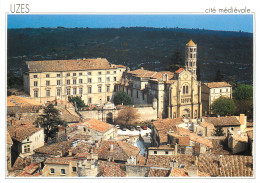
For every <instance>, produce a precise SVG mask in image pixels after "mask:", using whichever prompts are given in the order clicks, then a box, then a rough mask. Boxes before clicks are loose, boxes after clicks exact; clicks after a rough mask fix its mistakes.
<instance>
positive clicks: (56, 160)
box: [44, 157, 77, 165]
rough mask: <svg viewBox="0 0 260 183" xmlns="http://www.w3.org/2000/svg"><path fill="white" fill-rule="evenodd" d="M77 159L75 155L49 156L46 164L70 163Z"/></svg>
mask: <svg viewBox="0 0 260 183" xmlns="http://www.w3.org/2000/svg"><path fill="white" fill-rule="evenodd" d="M73 160H74V161H77V159H74V157H59V158H47V159H46V161H45V162H44V163H45V164H59V165H69V164H70V163H71V161H73Z"/></svg>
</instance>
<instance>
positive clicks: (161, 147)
mask: <svg viewBox="0 0 260 183" xmlns="http://www.w3.org/2000/svg"><path fill="white" fill-rule="evenodd" d="M148 149H149V150H150V149H165V150H167V149H168V150H174V148H172V147H171V146H169V145H160V146H159V147H148Z"/></svg>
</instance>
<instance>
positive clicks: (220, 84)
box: [203, 82, 232, 88]
mask: <svg viewBox="0 0 260 183" xmlns="http://www.w3.org/2000/svg"><path fill="white" fill-rule="evenodd" d="M203 84H204V85H206V86H207V87H209V88H221V87H232V85H230V84H228V83H227V82H211V83H203Z"/></svg>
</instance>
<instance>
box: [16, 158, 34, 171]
mask: <svg viewBox="0 0 260 183" xmlns="http://www.w3.org/2000/svg"><path fill="white" fill-rule="evenodd" d="M30 164H31V159H30V158H27V157H24V158H22V157H21V156H18V158H17V159H16V160H15V162H14V165H13V167H12V170H23V169H24V168H25V167H27V166H29V165H30Z"/></svg>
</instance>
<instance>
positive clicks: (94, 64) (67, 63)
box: [26, 58, 125, 72]
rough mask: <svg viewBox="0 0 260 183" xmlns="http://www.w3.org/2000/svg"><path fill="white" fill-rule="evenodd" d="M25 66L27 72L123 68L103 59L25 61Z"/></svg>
mask: <svg viewBox="0 0 260 183" xmlns="http://www.w3.org/2000/svg"><path fill="white" fill-rule="evenodd" d="M26 64H27V66H28V71H29V72H58V71H59V72H60V71H85V70H98V69H115V68H124V67H125V66H122V65H114V64H110V63H109V62H108V61H107V59H105V58H96V59H74V60H43V61H27V62H26Z"/></svg>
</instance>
